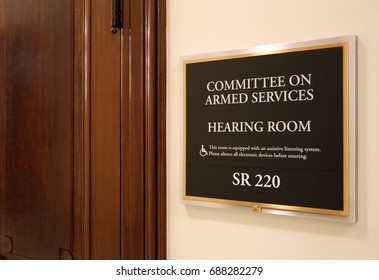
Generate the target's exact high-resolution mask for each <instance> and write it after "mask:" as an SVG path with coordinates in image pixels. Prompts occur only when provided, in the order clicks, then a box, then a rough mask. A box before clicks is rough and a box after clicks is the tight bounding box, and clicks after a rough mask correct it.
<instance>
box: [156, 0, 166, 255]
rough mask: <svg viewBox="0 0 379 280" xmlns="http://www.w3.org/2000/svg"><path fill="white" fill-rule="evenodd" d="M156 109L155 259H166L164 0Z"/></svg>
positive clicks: (160, 8) (161, 1)
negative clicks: (156, 223) (156, 221)
mask: <svg viewBox="0 0 379 280" xmlns="http://www.w3.org/2000/svg"><path fill="white" fill-rule="evenodd" d="M157 9H158V29H157V30H158V31H157V33H158V47H157V49H158V50H157V54H158V57H157V61H158V78H157V84H158V98H157V99H158V101H157V102H158V109H157V112H158V114H157V116H158V117H157V121H158V124H157V126H158V132H157V145H158V160H157V163H158V169H157V170H158V171H157V172H158V180H157V204H158V207H157V213H158V217H157V220H158V225H157V226H158V230H157V239H158V241H157V247H158V248H157V259H160V260H165V259H167V202H166V200H167V189H166V185H167V179H166V164H167V163H166V75H167V74H166V73H167V67H166V17H167V14H166V0H158V8H157Z"/></svg>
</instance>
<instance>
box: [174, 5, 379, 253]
mask: <svg viewBox="0 0 379 280" xmlns="http://www.w3.org/2000/svg"><path fill="white" fill-rule="evenodd" d="M167 12H168V30H167V31H168V34H167V35H168V39H167V40H168V42H167V43H168V45H167V47H168V50H167V52H168V65H167V66H168V73H167V74H168V76H167V79H168V100H167V101H168V112H167V118H168V123H167V130H168V258H169V259H379V211H378V200H379V161H378V158H379V149H378V143H379V130H378V123H379V110H378V105H379V94H378V92H379V78H378V77H379V51H378V50H379V36H378V30H377V29H378V26H379V1H376V0H360V1H358V0H349V1H346V0H307V1H297V0H286V1H282V0H265V1H262V0H233V1H231V0H191V1H189V0H167ZM352 34H355V35H357V38H358V54H357V57H358V63H357V71H358V78H357V79H358V80H357V81H358V91H357V97H358V98H357V100H358V123H357V125H358V135H357V143H358V147H357V148H358V155H357V166H358V171H357V175H358V180H357V181H358V182H357V194H358V202H357V203H358V221H357V223H355V224H345V223H337V222H330V221H323V220H314V219H305V218H298V217H287V216H277V215H268V214H254V213H251V212H248V211H246V212H244V211H236V210H224V209H215V208H206V207H201V206H189V205H184V204H182V203H181V201H180V190H181V188H182V180H183V179H182V153H183V150H182V143H181V139H182V136H181V133H182V118H181V116H182V113H183V109H182V103H181V102H182V101H181V95H182V86H181V64H180V56H182V55H188V54H197V53H205V52H214V51H225V50H234V49H243V48H248V47H252V46H259V45H267V44H276V43H285V42H294V41H306V40H313V39H321V38H328V37H337V36H343V35H352Z"/></svg>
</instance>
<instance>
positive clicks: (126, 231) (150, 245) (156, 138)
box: [72, 0, 167, 259]
mask: <svg viewBox="0 0 379 280" xmlns="http://www.w3.org/2000/svg"><path fill="white" fill-rule="evenodd" d="M109 1H110V0H109ZM72 3H73V9H74V16H73V30H74V53H73V58H74V73H73V80H74V84H73V87H74V89H73V90H74V135H75V136H74V182H73V183H74V193H73V197H74V205H73V208H74V209H73V213H74V232H73V235H74V236H73V244H72V253H73V255H74V256H75V258H76V259H90V256H91V252H90V250H91V210H90V209H91V208H90V207H91V201H90V197H91V86H90V85H91V80H90V79H91V75H90V71H91V64H90V62H91V48H90V45H91V30H90V26H91V0H81V1H72ZM123 4H124V7H125V9H130V11H129V12H133V13H132V15H136V16H134V18H132V19H130V20H129V19H128V20H125V22H126V26H124V28H123V30H122V31H121V32H130V34H131V35H130V36H129V37H128V38H129V39H128V40H125V42H124V43H123V45H124V47H129V48H130V49H131V50H132V52H133V61H128V63H125V62H126V61H123V65H125V67H129V68H130V69H128V70H129V71H130V73H133V77H131V76H130V75H129V77H124V76H123V77H122V79H123V80H125V81H124V82H123V90H122V92H123V93H122V95H123V96H122V102H121V103H122V104H121V106H122V107H121V108H122V110H123V111H124V110H125V111H126V110H128V111H127V112H128V114H123V115H122V120H121V122H122V124H121V125H122V131H123V132H122V135H121V142H122V147H124V148H123V149H122V152H121V172H122V174H124V175H122V177H124V176H129V175H133V176H131V179H128V180H123V179H122V180H121V181H122V183H121V188H122V195H121V196H122V197H121V200H122V205H124V206H123V207H122V208H121V211H122V214H121V217H122V221H121V235H122V242H121V247H122V248H121V258H122V259H166V258H167V249H166V246H167V229H166V224H167V220H166V216H167V212H166V0H143V1H140V0H138V1H134V0H124V3H123ZM136 12H137V13H136ZM124 17H125V16H124ZM129 23H132V24H134V26H136V23H138V28H135V27H134V26H133V28H131V27H130V26H129V25H128V24H129ZM134 32H135V34H134ZM138 40H139V42H136V41H138ZM129 44H130V45H129ZM136 76H137V77H136ZM134 79H138V80H140V81H141V82H142V83H140V84H137V83H132V81H133V80H134ZM136 93H137V97H136ZM133 108H134V109H133ZM131 109H132V110H131ZM136 126H137V127H138V128H139V131H140V132H141V134H140V136H141V137H142V139H141V138H139V139H136V138H135V137H130V135H131V134H130V133H128V129H130V128H132V127H133V128H135V127H136ZM140 143H143V145H140ZM131 159H133V160H135V161H134V162H133V164H128V163H130V160H131Z"/></svg>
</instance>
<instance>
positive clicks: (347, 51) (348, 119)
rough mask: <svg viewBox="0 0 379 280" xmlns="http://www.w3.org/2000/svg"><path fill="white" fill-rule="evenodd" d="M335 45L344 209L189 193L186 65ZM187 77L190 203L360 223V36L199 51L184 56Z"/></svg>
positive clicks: (184, 180) (184, 166)
mask: <svg viewBox="0 0 379 280" xmlns="http://www.w3.org/2000/svg"><path fill="white" fill-rule="evenodd" d="M332 47H342V48H343V210H342V211H340V210H331V209H320V208H309V207H300V206H290V205H281V204H269V203H260V202H248V201H239V200H229V199H218V198H209V197H197V196H190V195H186V164H187V162H186V66H187V64H191V63H197V62H209V61H219V60H226V59H234V58H245V57H250V56H263V55H270V54H282V53H289V52H299V51H308V50H317V49H324V48H332ZM181 62H182V78H183V83H182V84H183V94H182V97H183V134H182V135H183V188H182V200H183V202H184V203H186V204H194V205H205V206H212V207H218V208H235V207H237V208H240V207H243V208H246V207H248V208H249V209H251V210H252V211H253V212H259V213H271V214H281V215H290V216H303V217H313V218H320V219H327V220H335V221H342V222H350V223H352V222H356V217H357V208H356V36H355V35H351V36H344V37H336V38H328V39H321V40H313V41H307V42H294V43H285V44H277V45H268V46H260V47H253V48H249V49H244V50H235V51H228V52H218V53H208V54H198V55H190V56H183V57H181Z"/></svg>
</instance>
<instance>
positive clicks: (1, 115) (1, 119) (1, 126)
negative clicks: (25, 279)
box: [0, 1, 6, 259]
mask: <svg viewBox="0 0 379 280" xmlns="http://www.w3.org/2000/svg"><path fill="white" fill-rule="evenodd" d="M4 18H5V15H4V1H1V2H0V259H3V258H4V257H3V256H2V254H3V253H5V249H4V247H5V238H4V236H3V233H4V221H3V219H2V217H3V212H4V203H5V201H4V196H3V195H2V194H3V193H4V188H5V185H4V184H5V179H4V178H5V155H4V153H5V151H4V149H5V116H6V106H5V94H4V92H5V81H4V79H5V78H4V75H5V73H4V72H5V71H4V70H5V40H4V26H5V23H4Z"/></svg>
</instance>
